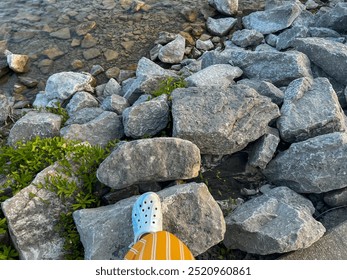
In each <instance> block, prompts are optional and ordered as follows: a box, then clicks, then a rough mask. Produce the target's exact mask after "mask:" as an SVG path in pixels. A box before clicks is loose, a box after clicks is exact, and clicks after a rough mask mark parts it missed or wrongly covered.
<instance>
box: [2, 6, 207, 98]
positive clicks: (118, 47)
mask: <svg viewBox="0 0 347 280" xmlns="http://www.w3.org/2000/svg"><path fill="white" fill-rule="evenodd" d="M207 2H208V1H207V0H194V1H187V0H170V1H165V0H164V1H163V0H144V1H142V2H141V1H134V0H83V1H82V0H78V1H77V0H74V1H71V0H1V1H0V50H1V49H5V48H7V49H9V50H10V51H11V52H13V53H18V54H27V55H29V56H30V70H29V72H28V73H26V74H25V75H26V76H30V77H32V78H35V79H38V80H40V81H42V82H43V83H44V81H45V80H46V79H47V77H48V76H49V75H51V74H52V73H56V72H60V71H69V70H76V71H88V72H89V71H90V70H91V68H92V66H93V65H95V64H99V65H101V66H102V67H103V68H104V69H105V70H108V69H109V68H112V67H119V68H120V69H134V68H135V65H134V64H136V62H137V61H138V59H139V58H141V57H142V56H148V53H149V50H150V48H152V47H153V46H154V41H155V39H156V38H157V36H158V32H159V31H170V32H178V31H180V30H183V29H184V28H186V27H187V26H188V25H189V24H193V25H194V24H199V23H200V24H203V16H202V15H201V14H200V16H199V18H198V19H197V21H195V22H194V23H189V22H188V21H187V19H186V17H185V16H183V15H182V10H185V9H192V10H197V11H199V10H200V9H201V8H202V7H204V6H208V5H207ZM7 76H8V75H7ZM16 82H17V81H16V79H14V78H13V77H6V80H5V81H4V79H2V81H0V90H2V91H10V90H12V87H13V86H14V84H15V83H16ZM5 85H6V86H5ZM5 93H6V92H5Z"/></svg>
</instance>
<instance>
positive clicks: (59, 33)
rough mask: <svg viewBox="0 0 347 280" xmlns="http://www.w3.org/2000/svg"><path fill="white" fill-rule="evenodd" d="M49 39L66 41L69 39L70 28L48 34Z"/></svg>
mask: <svg viewBox="0 0 347 280" xmlns="http://www.w3.org/2000/svg"><path fill="white" fill-rule="evenodd" d="M49 35H50V36H51V37H54V38H58V39H63V40H67V39H70V38H71V33H70V28H69V27H64V28H62V29H59V30H57V31H54V32H51V33H50V34H49Z"/></svg>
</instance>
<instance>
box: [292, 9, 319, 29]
mask: <svg viewBox="0 0 347 280" xmlns="http://www.w3.org/2000/svg"><path fill="white" fill-rule="evenodd" d="M314 21H315V16H314V15H313V14H312V13H311V12H309V11H306V10H303V11H302V12H301V13H300V15H299V16H298V17H297V18H296V19H295V20H294V21H293V23H292V26H293V27H294V26H305V27H307V28H308V27H310V26H312V25H313V24H314Z"/></svg>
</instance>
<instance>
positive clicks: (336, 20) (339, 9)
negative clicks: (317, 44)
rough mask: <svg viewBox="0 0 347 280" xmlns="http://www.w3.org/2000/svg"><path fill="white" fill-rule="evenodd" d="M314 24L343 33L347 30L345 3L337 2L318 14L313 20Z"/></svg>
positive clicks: (346, 4)
mask: <svg viewBox="0 0 347 280" xmlns="http://www.w3.org/2000/svg"><path fill="white" fill-rule="evenodd" d="M315 26H317V27H327V28H331V29H334V30H335V31H337V32H342V33H345V32H346V30H347V3H338V4H336V6H335V7H334V8H332V9H331V10H329V11H328V12H326V13H322V14H320V15H319V16H318V18H317V19H316V21H315Z"/></svg>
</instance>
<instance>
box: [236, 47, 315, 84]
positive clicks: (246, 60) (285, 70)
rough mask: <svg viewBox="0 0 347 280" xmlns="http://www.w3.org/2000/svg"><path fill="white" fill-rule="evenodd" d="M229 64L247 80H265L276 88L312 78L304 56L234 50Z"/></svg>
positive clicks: (294, 53) (307, 60) (294, 52)
mask: <svg viewBox="0 0 347 280" xmlns="http://www.w3.org/2000/svg"><path fill="white" fill-rule="evenodd" d="M230 63H231V64H232V65H234V66H238V67H240V68H241V69H242V71H243V74H244V75H245V76H246V77H247V78H249V79H258V80H267V81H269V82H271V83H273V84H274V85H276V86H287V85H288V84H289V83H290V82H292V81H293V80H295V79H297V78H301V77H312V73H311V68H310V61H309V59H308V58H307V56H306V55H304V54H303V53H300V52H297V51H290V52H253V51H243V50H234V51H232V52H231V54H230Z"/></svg>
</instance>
